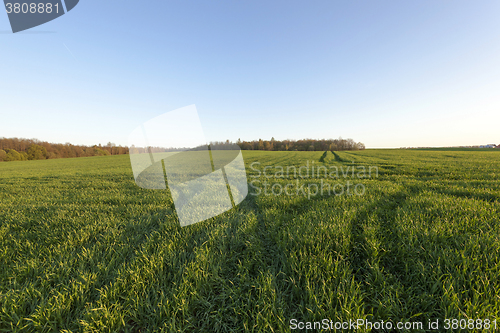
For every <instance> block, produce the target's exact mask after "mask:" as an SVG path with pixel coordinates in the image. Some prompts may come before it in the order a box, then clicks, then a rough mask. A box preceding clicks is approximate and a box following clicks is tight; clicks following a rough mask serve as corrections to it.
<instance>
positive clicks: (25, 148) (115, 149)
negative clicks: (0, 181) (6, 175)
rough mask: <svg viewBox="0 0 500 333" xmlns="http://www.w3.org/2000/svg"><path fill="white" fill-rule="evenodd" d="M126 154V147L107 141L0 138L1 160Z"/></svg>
mask: <svg viewBox="0 0 500 333" xmlns="http://www.w3.org/2000/svg"><path fill="white" fill-rule="evenodd" d="M121 154H128V148H127V147H122V146H117V145H115V144H113V143H111V142H109V143H108V144H107V145H105V146H101V145H100V144H99V145H94V146H80V145H73V144H71V143H65V144H60V143H49V142H45V141H39V140H37V139H19V138H0V162H1V161H27V160H45V159H53V158H67V157H88V156H106V155H121Z"/></svg>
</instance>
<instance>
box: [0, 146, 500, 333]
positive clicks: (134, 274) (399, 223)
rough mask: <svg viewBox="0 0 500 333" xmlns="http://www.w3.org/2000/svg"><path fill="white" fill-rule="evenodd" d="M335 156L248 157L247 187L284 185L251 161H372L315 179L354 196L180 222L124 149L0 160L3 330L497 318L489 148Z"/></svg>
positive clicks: (497, 158)
mask: <svg viewBox="0 0 500 333" xmlns="http://www.w3.org/2000/svg"><path fill="white" fill-rule="evenodd" d="M335 154H336V156H334V155H333V154H332V153H331V152H328V153H327V155H324V153H323V152H252V151H250V152H249V151H245V152H244V158H245V163H246V164H247V174H248V181H249V182H251V181H255V180H258V181H260V183H254V184H263V182H264V181H268V182H270V183H272V184H280V186H282V187H284V186H285V185H286V184H288V183H291V182H294V183H295V182H296V179H295V178H293V176H292V175H290V177H288V178H286V177H285V178H283V179H276V178H272V179H267V178H265V177H264V175H263V174H262V173H261V175H260V177H257V176H258V172H257V171H255V170H253V169H252V168H250V165H251V163H253V162H259V163H260V167H259V169H260V170H261V171H262V170H263V168H264V167H265V166H272V167H273V169H270V170H269V171H272V172H271V174H274V166H278V165H279V166H283V167H285V168H286V166H292V165H293V166H296V167H297V168H298V167H300V166H304V165H306V163H307V161H309V163H310V164H311V163H312V162H313V161H314V166H315V167H317V166H320V165H323V166H326V167H328V168H330V167H334V166H336V167H338V168H341V167H342V168H347V167H348V166H351V167H352V166H353V165H354V166H365V167H369V166H377V167H378V168H379V173H378V177H375V176H372V177H365V178H361V179H359V178H358V177H352V175H350V176H349V177H344V176H343V175H342V174H341V173H340V177H339V178H337V179H332V178H330V177H328V178H322V180H323V181H324V182H325V183H328V184H331V185H333V184H344V185H345V184H346V182H347V181H350V182H351V183H354V184H362V185H363V186H364V187H365V189H366V191H365V193H364V195H346V194H344V195H333V194H332V195H328V194H323V195H319V194H318V195H315V196H311V197H310V198H307V196H304V195H291V196H287V195H283V194H282V195H279V196H277V195H274V194H272V193H271V194H270V195H267V196H266V195H264V194H263V193H262V194H261V195H259V196H254V195H249V196H248V197H247V198H246V199H245V200H244V201H243V202H242V203H241V204H240V205H239V206H238V207H237V208H235V209H232V210H230V211H228V212H226V213H224V214H222V215H220V216H217V217H215V218H212V219H210V220H207V221H204V222H201V223H197V224H194V225H191V226H188V227H184V228H181V227H180V226H179V224H178V221H177V217H176V213H175V209H174V206H173V203H172V199H171V197H170V194H169V193H168V191H156V190H144V189H141V188H139V187H137V186H136V185H135V183H134V180H133V176H132V171H131V168H130V161H129V158H128V156H110V157H89V158H78V159H59V160H45V161H28V162H6V163H0V331H1V332H16V331H21V332H39V331H40V332H62V331H65V332H69V331H72V332H148V331H164V332H287V331H290V328H289V327H290V320H291V319H297V320H299V321H303V322H307V321H320V320H322V319H324V318H328V319H331V320H333V321H345V320H349V319H359V318H362V319H369V320H372V321H379V320H384V321H386V320H391V321H393V322H398V321H408V320H411V321H421V322H423V323H424V327H426V326H425V325H427V321H428V319H436V318H438V319H440V320H441V324H442V320H443V319H445V318H457V319H478V318H480V319H486V318H489V319H490V320H493V319H496V318H498V317H500V267H499V263H500V221H499V216H500V150H496V151H495V150H484V151H465V150H441V151H439V150H365V151H357V152H352V151H351V152H336V153H335ZM320 159H321V161H320ZM254 169H257V167H256V166H255V164H254ZM269 171H268V174H269V173H270V172H269ZM298 179H299V184H304V185H305V186H306V188H307V184H315V183H318V182H319V181H320V179H318V178H311V177H309V178H305V179H301V178H298ZM295 184H296V183H295ZM250 192H251V193H253V192H255V191H253V190H252V188H251V189H250ZM294 193H295V192H294ZM441 328H442V326H441ZM313 331H314V330H313ZM359 331H361V332H362V331H364V330H359ZM416 331H418V330H414V331H412V332H416ZM441 331H444V329H441ZM469 331H472V330H469Z"/></svg>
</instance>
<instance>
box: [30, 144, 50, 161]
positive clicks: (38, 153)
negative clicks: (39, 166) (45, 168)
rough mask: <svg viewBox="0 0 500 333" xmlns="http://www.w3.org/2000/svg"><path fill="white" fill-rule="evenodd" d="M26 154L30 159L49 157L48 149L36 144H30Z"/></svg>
mask: <svg viewBox="0 0 500 333" xmlns="http://www.w3.org/2000/svg"><path fill="white" fill-rule="evenodd" d="M26 154H27V155H28V160H44V159H46V158H47V157H48V155H47V149H45V147H42V146H39V145H36V144H32V145H30V146H29V148H28V150H27V151H26Z"/></svg>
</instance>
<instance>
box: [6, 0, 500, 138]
mask: <svg viewBox="0 0 500 333" xmlns="http://www.w3.org/2000/svg"><path fill="white" fill-rule="evenodd" d="M0 45H1V46H0V88H1V89H0V137H2V136H3V137H23V138H38V139H40V140H44V141H50V142H61V143H64V142H71V143H74V144H88V145H91V144H97V143H102V144H105V143H107V142H108V141H111V142H114V143H117V144H122V145H126V144H127V137H128V134H129V133H130V132H131V131H132V130H133V129H134V128H135V127H136V126H137V125H139V124H140V123H142V122H144V121H146V120H148V119H150V118H152V117H155V116H157V115H159V114H162V113H164V112H167V111H171V110H174V109H177V108H180V107H183V106H186V105H190V104H196V106H197V108H198V112H199V114H200V118H201V120H202V123H203V125H204V130H205V135H206V137H207V139H209V140H225V139H231V140H237V139H238V138H241V139H242V140H252V139H259V138H262V139H270V138H271V137H275V138H276V139H287V138H290V139H301V138H332V137H333V138H336V137H339V136H342V137H344V138H353V139H354V140H356V141H361V142H364V143H365V144H366V145H367V147H400V146H450V145H469V144H471V145H472V144H486V143H497V144H498V143H500V129H499V125H500V2H499V1H497V0H495V1H470V0H467V1H462V0H460V1H451V0H446V1H445V0H439V1H435V0H432V1H422V0H418V1H417V0H411V1H385V0H377V1H373V0H370V1H360V0H356V1H352V0H349V1H348V0H341V1H331V0H328V1H303V0H302V1H290V0H286V1H275V0H271V1H269V0H268V1H257V0H231V1H206V0H204V1H192V0H182V1H148V2H143V1H118V0H114V1H113V0H112V1H96V0H81V1H80V4H79V5H78V6H76V7H75V8H74V9H73V10H72V11H71V12H69V13H68V14H66V15H63V16H62V17H60V18H59V19H56V20H54V21H52V22H49V23H47V24H44V25H42V26H39V27H36V28H33V29H31V30H28V31H26V32H21V33H17V34H12V33H11V32H10V25H9V22H8V18H7V14H6V13H5V12H4V13H2V14H0Z"/></svg>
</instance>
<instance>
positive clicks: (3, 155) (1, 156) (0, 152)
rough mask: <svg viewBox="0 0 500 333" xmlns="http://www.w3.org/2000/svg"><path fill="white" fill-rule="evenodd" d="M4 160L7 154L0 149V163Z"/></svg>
mask: <svg viewBox="0 0 500 333" xmlns="http://www.w3.org/2000/svg"><path fill="white" fill-rule="evenodd" d="M5 158H7V153H6V152H5V150H3V149H0V162H2V161H5Z"/></svg>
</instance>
